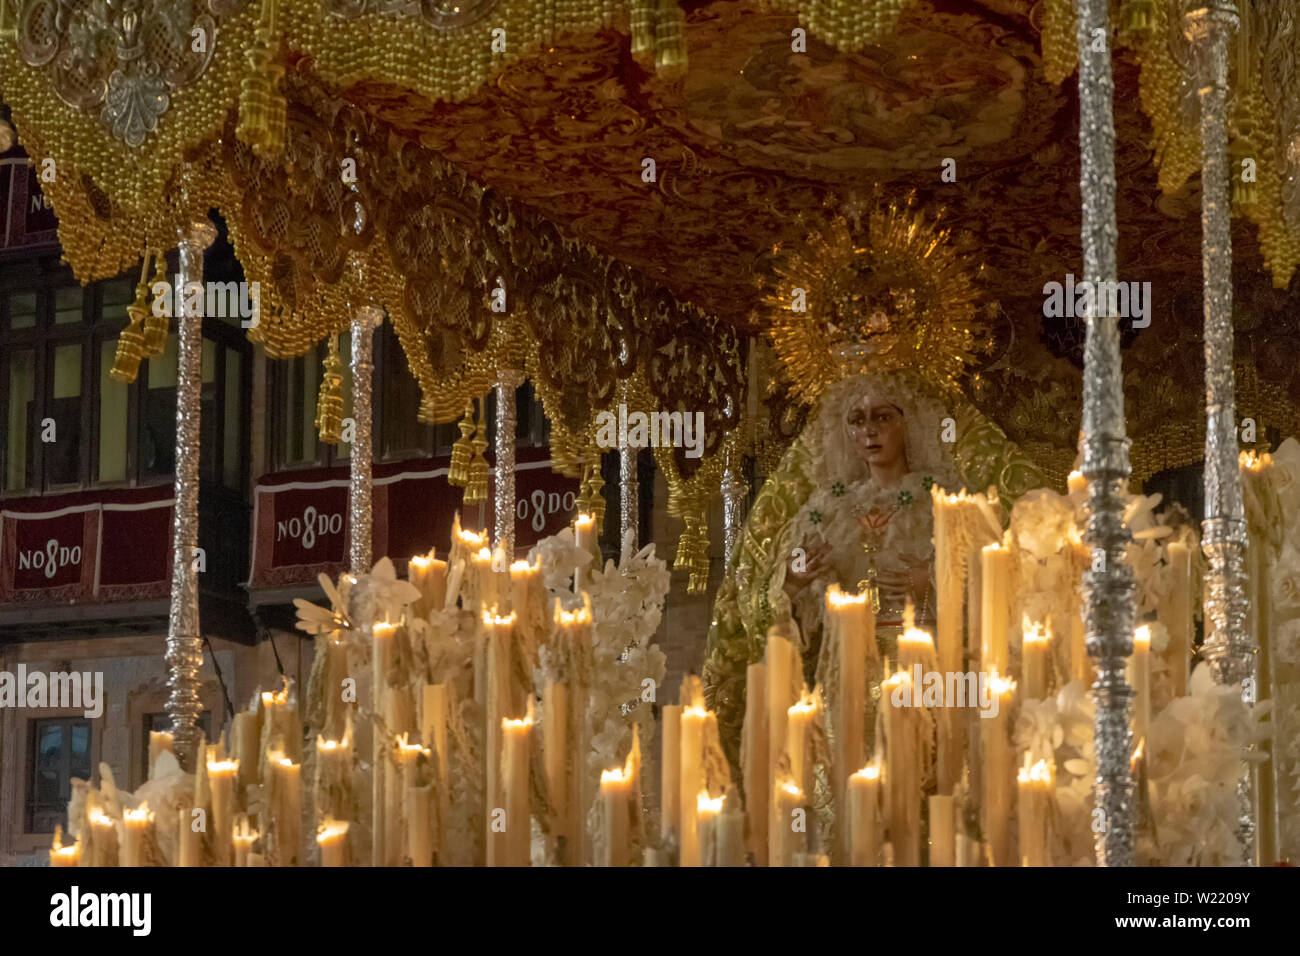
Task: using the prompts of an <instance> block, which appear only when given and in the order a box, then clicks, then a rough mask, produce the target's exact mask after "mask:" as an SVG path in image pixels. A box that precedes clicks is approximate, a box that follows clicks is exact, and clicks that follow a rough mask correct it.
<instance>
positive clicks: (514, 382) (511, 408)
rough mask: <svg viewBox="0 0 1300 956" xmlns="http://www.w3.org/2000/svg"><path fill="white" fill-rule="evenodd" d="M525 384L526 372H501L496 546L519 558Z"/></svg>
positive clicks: (498, 384)
mask: <svg viewBox="0 0 1300 956" xmlns="http://www.w3.org/2000/svg"><path fill="white" fill-rule="evenodd" d="M523 383H524V373H523V372H520V371H518V370H517V369H512V368H504V369H499V370H498V371H497V385H496V390H497V428H496V434H495V435H494V436H493V437H494V438H495V439H496V458H497V461H496V490H495V494H494V495H493V503H494V505H495V509H496V510H495V513H494V519H495V524H496V534H495V535H494V537H495V538H496V546H497V547H498V548H501V549H502V550H504V551H505V553H506V561H507V562H510V561H513V560H514V559H515V428H516V421H515V390H516V389H517V388H519V386H520V385H522V384H523Z"/></svg>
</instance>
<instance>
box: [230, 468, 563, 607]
mask: <svg viewBox="0 0 1300 956" xmlns="http://www.w3.org/2000/svg"><path fill="white" fill-rule="evenodd" d="M547 454H548V449H523V450H521V451H520V453H519V457H520V459H521V460H520V461H519V463H518V465H517V467H516V469H515V499H516V507H515V519H516V520H515V550H516V553H517V554H519V555H520V556H522V555H523V554H524V553H525V552H527V550H528V549H529V548H530V547H532V546H533V545H534V544H536V543H537V541H538V540H540V539H541V538H544V537H546V536H548V535H552V534H555V532H557V531H559V530H560V529H561V528H563V527H564V526H565V525H566V524H568V523H570V522H571V521H572V520H573V517H574V514H575V513H576V509H575V503H574V499H575V496H576V494H577V492H578V482H577V481H575V480H574V479H571V478H564V477H562V476H560V475H557V474H555V473H554V472H552V471H551V463H550V459H549V458H547V457H545V456H546V455H547ZM447 464H448V459H447V458H445V457H443V458H435V459H423V460H417V461H413V462H411V461H408V462H398V463H390V464H387V465H382V464H377V465H375V469H374V475H375V476H374V501H373V506H372V514H373V519H372V529H373V530H372V533H373V538H372V549H371V550H372V553H373V554H374V557H375V560H378V559H379V558H380V557H382V556H383V555H385V554H387V555H388V556H389V557H391V558H392V559H393V563H394V564H395V565H396V566H397V569H398V573H399V574H405V568H406V559H407V558H409V557H410V556H411V555H413V554H423V553H425V552H427V551H428V550H429V549H430V548H433V547H436V548H437V549H438V552H439V553H440V554H441V553H443V552H445V551H446V549H447V547H448V546H449V544H450V537H451V526H452V518H453V516H454V515H455V513H456V511H457V510H459V509H460V507H461V498H462V489H460V488H455V487H453V486H452V485H451V484H450V483H449V482H448V481H447ZM491 498H492V489H491V488H489V491H488V499H489V504H488V506H487V507H486V508H485V517H486V520H487V522H488V524H489V525H491V522H492V520H493V519H492V508H491V504H490V502H491ZM477 511H478V509H477V507H474V508H473V510H472V513H471V514H470V515H468V516H466V519H465V523H466V525H467V526H477V524H478V520H477V517H478V516H477ZM347 535H348V479H347V472H346V470H345V469H342V468H337V469H328V470H321V469H318V470H313V471H309V472H296V473H280V474H277V475H268V476H266V477H265V478H263V479H262V480H261V481H260V482H259V483H258V485H257V488H256V489H255V491H254V501H253V555H252V562H251V565H252V574H251V579H250V581H249V584H250V586H251V587H253V588H275V587H284V586H287V585H294V584H309V583H311V582H314V581H315V580H316V575H318V574H321V573H324V574H326V575H328V576H330V577H331V578H334V577H337V576H338V575H339V573H341V572H342V571H343V570H344V568H345V567H346V566H347Z"/></svg>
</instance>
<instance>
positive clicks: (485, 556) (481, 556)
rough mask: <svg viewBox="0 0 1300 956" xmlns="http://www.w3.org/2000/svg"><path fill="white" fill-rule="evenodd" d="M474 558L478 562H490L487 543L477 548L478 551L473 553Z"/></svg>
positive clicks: (490, 555)
mask: <svg viewBox="0 0 1300 956" xmlns="http://www.w3.org/2000/svg"><path fill="white" fill-rule="evenodd" d="M474 560H475V561H476V562H478V563H479V564H491V563H492V552H491V551H489V550H488V547H487V545H484V546H483V547H481V548H479V549H478V553H477V554H475V555H474Z"/></svg>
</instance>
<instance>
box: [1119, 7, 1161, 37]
mask: <svg viewBox="0 0 1300 956" xmlns="http://www.w3.org/2000/svg"><path fill="white" fill-rule="evenodd" d="M1154 12H1155V11H1154V10H1153V9H1152V6H1151V0H1129V4H1128V7H1127V8H1125V10H1124V24H1125V26H1126V27H1127V29H1128V31H1129V32H1130V33H1149V32H1150V30H1151V19H1152V14H1153V13H1154Z"/></svg>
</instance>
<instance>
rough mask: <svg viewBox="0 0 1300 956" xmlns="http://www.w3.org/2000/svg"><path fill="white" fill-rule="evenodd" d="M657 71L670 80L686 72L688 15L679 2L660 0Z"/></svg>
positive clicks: (656, 43)
mask: <svg viewBox="0 0 1300 956" xmlns="http://www.w3.org/2000/svg"><path fill="white" fill-rule="evenodd" d="M655 70H656V71H657V72H658V74H659V75H660V76H661V77H663V78H665V79H669V80H671V79H676V78H677V77H680V76H681V75H682V74H684V73H685V72H686V14H685V13H684V12H682V8H681V7H679V6H678V5H677V0H659V11H658V13H657V14H656V16H655Z"/></svg>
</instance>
